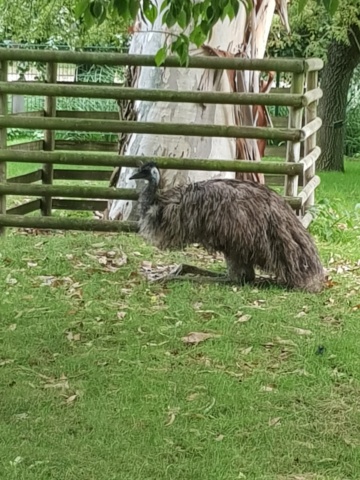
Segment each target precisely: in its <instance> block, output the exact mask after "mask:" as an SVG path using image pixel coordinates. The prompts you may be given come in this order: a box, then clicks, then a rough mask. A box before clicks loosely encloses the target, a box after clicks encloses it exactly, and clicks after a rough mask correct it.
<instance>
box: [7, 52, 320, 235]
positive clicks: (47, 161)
mask: <svg viewBox="0 0 360 480" xmlns="http://www.w3.org/2000/svg"><path fill="white" fill-rule="evenodd" d="M9 61H35V62H47V81H46V83H40V82H20V81H18V82H8V81H7V67H8V62H9ZM58 63H73V64H80V63H81V64H83V63H89V64H94V65H95V64H101V65H117V66H126V65H129V66H155V60H154V57H153V56H144V55H129V54H116V53H83V52H69V51H68V52H64V51H38V50H25V49H1V48H0V233H4V231H5V227H7V226H9V227H25V228H26V227H29V228H32V227H34V228H59V229H76V230H94V231H95V230H96V231H130V230H133V229H134V228H135V227H134V225H133V224H130V223H126V222H111V221H105V220H91V219H86V218H57V217H51V212H52V210H53V209H62V210H101V209H104V208H105V207H106V201H107V200H110V199H129V200H136V198H137V193H136V191H135V190H133V189H114V188H107V187H98V186H81V185H76V186H69V185H54V181H56V180H79V181H83V180H96V181H108V180H109V178H110V175H111V170H99V169H96V168H94V169H93V170H72V169H57V168H54V166H56V165H62V166H66V165H68V166H70V165H78V166H80V165H81V166H84V165H86V166H93V167H102V168H103V167H117V166H128V167H135V166H136V165H137V163H138V160H139V158H138V157H134V156H119V155H117V154H116V153H115V149H116V148H117V146H116V144H113V143H107V142H90V143H89V142H69V141H64V140H55V132H56V131H61V130H62V131H64V130H65V131H81V132H106V133H147V134H162V135H167V134H168V135H188V136H212V137H225V138H254V139H267V140H281V141H284V142H286V161H285V162H282V163H281V162H278V163H274V162H267V161H262V162H260V163H257V162H252V161H246V160H245V161H238V160H236V161H228V160H208V159H184V158H165V157H152V158H151V159H152V160H154V161H156V162H157V163H158V165H159V166H160V167H161V168H169V169H177V170H179V169H186V170H208V171H209V170H216V171H233V172H257V173H263V174H265V175H266V178H267V183H270V184H272V183H276V184H279V183H280V181H281V182H282V183H283V185H284V194H285V198H286V200H287V201H288V202H289V204H290V205H291V206H292V208H294V210H296V212H297V213H298V214H299V215H300V216H301V219H302V222H303V223H304V225H305V226H306V227H307V226H308V225H309V223H310V222H311V219H312V217H311V214H310V212H309V207H311V206H312V205H313V203H314V192H315V189H316V187H317V186H318V185H319V183H320V181H319V178H318V177H317V176H316V175H315V162H316V160H317V158H318V157H319V155H320V149H319V147H317V146H316V132H317V130H318V129H319V128H320V126H321V120H320V119H319V118H318V117H317V114H316V105H317V100H318V99H319V98H321V95H322V92H321V90H320V88H318V81H317V75H318V71H319V70H320V69H321V68H322V65H323V64H322V61H321V60H319V59H308V60H299V59H297V60H295V59H266V60H265V59H264V60H259V59H254V60H250V59H240V58H236V59H234V58H215V57H194V58H191V59H190V62H189V66H188V67H189V68H209V69H217V70H223V69H232V70H233V69H235V70H260V71H270V70H272V71H280V72H284V71H286V72H290V73H291V74H292V86H291V89H290V92H289V93H283V92H278V91H277V92H275V93H266V94H264V93H260V94H255V93H224V92H199V91H196V92H194V91H192V92H189V91H171V90H151V89H136V88H128V87H121V86H119V85H101V84H100V85H99V84H87V85H84V84H73V83H71V84H68V83H66V82H62V83H56V78H57V76H56V71H57V64H58ZM165 66H166V67H179V63H178V60H177V59H176V58H173V57H171V58H168V59H167V60H166V63H165ZM8 94H13V95H41V96H45V97H46V102H45V108H44V111H39V112H28V113H20V114H8V112H7V105H8V102H7V95H8ZM56 97H85V98H104V99H115V100H146V101H153V102H155V101H166V102H177V103H179V102H180V103H181V102H183V103H204V104H206V103H208V104H231V105H236V104H242V105H266V106H287V107H289V118H288V128H284V127H280V128H279V127H274V128H270V127H266V128H265V127H261V128H259V127H249V126H226V125H188V124H175V123H160V122H138V121H121V120H119V119H118V118H117V114H116V112H79V111H64V110H63V111H61V110H57V109H56ZM304 113H305V115H304ZM304 118H305V121H304ZM7 128H22V129H40V130H44V131H45V137H44V140H39V141H34V142H27V143H23V144H20V145H15V146H13V147H8V148H7V130H6V129H7ZM90 150H95V151H97V152H98V153H95V152H91V153H90V152H89V151H90ZM302 150H303V151H304V155H301V151H302ZM100 151H101V153H100ZM7 162H22V163H40V164H42V168H41V169H37V170H34V171H32V172H30V173H27V174H24V175H20V176H17V177H13V178H7V175H6V163H7ZM37 182H41V184H37ZM300 184H302V186H303V188H302V189H301V190H300V188H299V185H300ZM7 195H20V196H31V197H35V199H34V200H32V201H26V202H25V203H22V204H21V205H18V206H16V207H13V208H10V209H7V208H6V196H7ZM99 199H100V200H99ZM38 210H39V211H40V212H41V215H42V216H26V214H28V213H31V212H34V211H38Z"/></svg>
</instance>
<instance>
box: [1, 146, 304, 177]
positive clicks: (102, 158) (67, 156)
mask: <svg viewBox="0 0 360 480" xmlns="http://www.w3.org/2000/svg"><path fill="white" fill-rule="evenodd" d="M0 161H9V162H23V163H53V164H59V165H87V166H103V167H133V168H136V167H138V166H139V165H140V162H141V161H143V162H145V161H149V162H155V163H157V165H158V166H159V168H162V169H176V170H203V171H220V172H244V173H273V174H283V175H286V174H287V175H301V174H302V173H303V170H304V166H303V165H302V164H300V163H280V162H278V163H275V162H253V161H250V160H248V161H246V160H242V161H239V160H209V159H202V158H199V159H196V164H195V162H194V160H192V159H188V158H173V157H143V158H142V157H138V156H136V155H115V154H97V153H87V154H86V153H82V152H79V153H74V152H57V151H53V152H33V151H29V152H28V151H17V150H12V151H11V150H10V151H7V150H0Z"/></svg>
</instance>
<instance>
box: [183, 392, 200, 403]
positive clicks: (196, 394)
mask: <svg viewBox="0 0 360 480" xmlns="http://www.w3.org/2000/svg"><path fill="white" fill-rule="evenodd" d="M199 396H200V393H199V392H194V393H190V395H188V396H187V397H186V400H187V401H188V402H193V401H194V400H196V399H197V398H198V397H199Z"/></svg>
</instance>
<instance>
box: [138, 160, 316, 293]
mask: <svg viewBox="0 0 360 480" xmlns="http://www.w3.org/2000/svg"><path fill="white" fill-rule="evenodd" d="M154 167H155V165H154V164H146V165H145V166H143V167H142V168H141V169H140V171H139V172H141V171H143V172H145V173H143V174H141V173H139V174H136V175H135V176H134V178H146V179H147V180H148V181H149V184H148V185H147V186H146V187H145V189H144V190H143V192H142V193H141V194H140V198H139V204H140V221H139V226H140V234H141V235H142V236H144V237H145V238H146V239H147V240H149V241H150V242H151V243H153V244H154V245H156V246H157V247H158V248H160V249H167V248H169V249H181V248H183V247H185V246H186V245H188V244H191V243H200V244H202V245H203V246H204V247H205V248H206V249H207V250H209V251H217V252H222V253H223V254H224V255H225V260H226V263H227V268H228V274H229V277H230V278H231V279H232V280H235V281H238V282H244V281H252V280H253V279H254V278H255V272H254V267H259V268H260V269H261V270H263V271H266V272H269V273H273V274H275V275H276V277H277V279H278V281H279V282H280V283H282V284H285V285H286V286H288V287H291V288H298V289H302V290H305V291H308V292H319V291H321V290H322V288H323V283H324V272H323V267H322V265H321V262H320V259H319V255H318V252H317V249H316V247H315V244H314V242H313V240H312V238H311V236H310V235H309V233H308V232H307V230H306V229H305V228H304V227H303V226H302V224H301V222H300V221H299V220H298V218H297V217H296V216H295V214H294V213H293V211H292V210H291V208H290V207H289V206H288V205H287V203H286V202H285V200H284V199H283V198H282V197H281V196H280V195H278V194H277V193H275V192H274V191H272V190H270V189H269V188H267V187H266V186H264V185H259V184H256V183H252V182H248V181H239V180H221V179H218V180H209V181H203V182H197V183H192V184H188V185H183V186H178V187H175V188H171V189H170V190H167V191H162V192H161V191H158V190H157V185H158V178H157V180H155V179H153V180H152V179H151V175H150V174H149V172H150V171H152V172H153V173H154ZM146 171H147V173H146Z"/></svg>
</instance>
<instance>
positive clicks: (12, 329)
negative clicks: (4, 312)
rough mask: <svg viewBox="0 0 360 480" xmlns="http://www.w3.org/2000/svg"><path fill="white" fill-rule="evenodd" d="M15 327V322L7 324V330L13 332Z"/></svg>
mask: <svg viewBox="0 0 360 480" xmlns="http://www.w3.org/2000/svg"><path fill="white" fill-rule="evenodd" d="M16 327H17V325H16V323H12V324H11V325H9V330H10V331H11V332H13V331H14V330H16Z"/></svg>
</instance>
